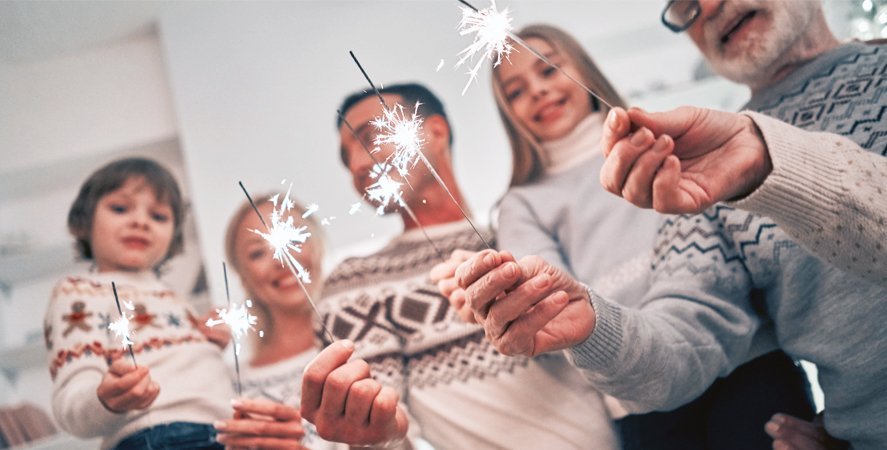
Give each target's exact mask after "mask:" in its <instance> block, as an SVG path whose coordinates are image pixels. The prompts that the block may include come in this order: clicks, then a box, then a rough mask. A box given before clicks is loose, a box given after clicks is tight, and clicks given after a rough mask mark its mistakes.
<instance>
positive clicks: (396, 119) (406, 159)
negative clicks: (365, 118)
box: [371, 102, 425, 177]
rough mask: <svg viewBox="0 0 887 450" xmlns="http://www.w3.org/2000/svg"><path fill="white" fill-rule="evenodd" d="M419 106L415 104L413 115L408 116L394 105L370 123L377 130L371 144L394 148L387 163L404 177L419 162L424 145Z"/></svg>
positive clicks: (397, 105) (399, 107) (398, 106)
mask: <svg viewBox="0 0 887 450" xmlns="http://www.w3.org/2000/svg"><path fill="white" fill-rule="evenodd" d="M420 105H421V103H419V102H416V106H415V108H413V113H412V114H411V115H408V114H407V113H406V112H405V111H404V107H403V106H402V105H400V104H395V105H394V106H393V107H391V108H385V110H384V112H383V115H382V116H380V117H377V118H375V119H374V120H373V121H372V122H371V123H372V124H373V126H374V127H375V128H376V130H378V134H376V138H375V139H374V140H373V144H374V145H376V146H379V145H385V144H390V145H393V146H394V153H393V154H392V155H391V156H389V157H388V162H389V163H390V164H391V165H392V166H394V167H395V168H396V169H397V171H398V172H400V174H401V176H404V177H405V176H406V174H407V173H408V172H409V170H410V169H411V168H413V166H415V165H416V163H417V162H419V158H420V156H421V152H422V144H424V143H425V138H423V137H422V120H423V119H422V117H421V116H420V115H419V106H420Z"/></svg>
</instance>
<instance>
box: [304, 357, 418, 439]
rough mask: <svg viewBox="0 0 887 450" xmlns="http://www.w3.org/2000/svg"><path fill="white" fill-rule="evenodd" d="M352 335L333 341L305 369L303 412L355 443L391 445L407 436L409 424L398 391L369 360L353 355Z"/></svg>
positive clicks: (330, 433) (324, 430)
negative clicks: (379, 378)
mask: <svg viewBox="0 0 887 450" xmlns="http://www.w3.org/2000/svg"><path fill="white" fill-rule="evenodd" d="M353 352H354V344H353V343H351V342H350V341H338V342H334V343H332V344H330V345H329V346H328V347H327V348H325V349H323V351H321V352H320V354H318V355H317V356H316V357H315V358H314V360H313V361H311V364H309V365H308V367H307V368H306V369H305V375H304V376H303V377H302V417H304V418H305V420H307V421H309V422H311V423H313V424H314V426H315V427H317V434H318V435H319V436H320V437H321V438H323V439H325V440H327V441H333V442H344V443H346V444H349V445H361V446H366V445H386V444H390V443H393V442H396V441H398V440H401V439H404V438H405V437H406V434H407V428H408V427H409V421H408V419H407V417H406V413H405V412H404V411H403V410H402V409H401V408H400V406H398V400H399V396H398V395H397V392H395V391H394V390H393V389H391V388H390V387H387V386H384V387H383V386H382V385H381V384H379V382H378V381H376V380H374V379H373V378H371V377H370V367H369V365H368V364H367V363H366V361H364V360H362V359H356V360H353V361H350V362H349V361H348V359H349V358H350V357H351V354H352V353H353Z"/></svg>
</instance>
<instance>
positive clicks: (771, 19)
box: [687, 0, 820, 88]
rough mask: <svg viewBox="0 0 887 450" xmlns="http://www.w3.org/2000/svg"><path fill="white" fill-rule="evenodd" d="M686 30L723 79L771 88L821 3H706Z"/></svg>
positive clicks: (712, 0) (722, 0)
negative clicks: (770, 85)
mask: <svg viewBox="0 0 887 450" xmlns="http://www.w3.org/2000/svg"><path fill="white" fill-rule="evenodd" d="M699 3H700V7H701V8H702V11H701V13H700V15H699V18H698V19H697V20H696V21H695V22H694V23H693V25H692V26H691V27H690V28H689V29H688V30H687V33H688V34H689V35H690V38H691V39H693V42H695V43H696V46H697V47H699V50H700V51H701V52H702V54H703V55H704V56H705V58H706V59H707V60H708V62H709V64H710V65H711V67H712V69H713V70H714V71H715V72H717V73H718V74H720V75H722V76H724V77H725V78H728V79H730V80H733V81H735V82H738V83H742V84H745V85H748V86H751V87H753V88H755V87H760V86H765V85H767V84H769V82H770V81H771V80H772V78H773V76H774V75H775V74H776V71H777V70H778V69H779V68H780V67H782V66H783V65H784V63H786V62H792V61H785V59H784V58H785V57H787V56H789V55H790V54H791V51H792V48H793V47H794V46H795V45H796V44H797V43H798V40H799V38H800V37H801V36H802V35H803V34H804V32H805V31H806V29H807V27H808V26H809V25H810V23H811V22H812V20H813V18H814V17H815V14H816V12H817V11H819V8H820V4H819V1H818V0H727V1H725V0H701V1H700V2H699Z"/></svg>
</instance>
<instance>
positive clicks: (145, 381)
mask: <svg viewBox="0 0 887 450" xmlns="http://www.w3.org/2000/svg"><path fill="white" fill-rule="evenodd" d="M96 395H98V397H99V401H100V402H102V405H104V406H105V409H107V410H108V411H111V412H113V413H117V414H123V413H125V412H128V411H133V410H138V409H147V408H148V407H149V406H151V404H152V403H154V400H156V399H157V396H158V395H160V386H158V385H157V383H155V382H154V381H152V380H151V375H150V373H149V372H148V368H147V367H145V366H138V367H136V366H133V365H132V363H130V362H129V360H127V359H125V358H119V359H117V360H116V361H114V363H113V364H111V367H109V368H108V371H107V372H105V376H104V377H102V381H101V383H100V384H99V387H98V389H96Z"/></svg>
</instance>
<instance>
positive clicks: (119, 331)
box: [108, 300, 136, 348]
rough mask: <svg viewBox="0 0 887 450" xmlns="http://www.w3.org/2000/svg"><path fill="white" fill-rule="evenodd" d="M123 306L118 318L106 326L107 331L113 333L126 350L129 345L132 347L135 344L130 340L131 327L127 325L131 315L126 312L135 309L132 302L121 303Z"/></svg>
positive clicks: (124, 301)
mask: <svg viewBox="0 0 887 450" xmlns="http://www.w3.org/2000/svg"><path fill="white" fill-rule="evenodd" d="M120 303H122V304H123V309H122V310H121V311H122V314H120V317H119V318H118V319H117V320H115V321H114V322H111V323H110V324H108V329H109V330H111V331H113V332H114V334H115V335H116V336H117V339H120V343H121V344H122V345H123V348H127V347H129V346H130V345H133V344H134V343H135V342H133V340H132V332H133V331H132V327H131V326H130V324H129V319H130V318H131V317H132V314H131V313H129V312H127V311H134V310H135V309H136V308H135V306H133V304H132V302H127V301H126V300H123V301H121V302H120Z"/></svg>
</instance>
